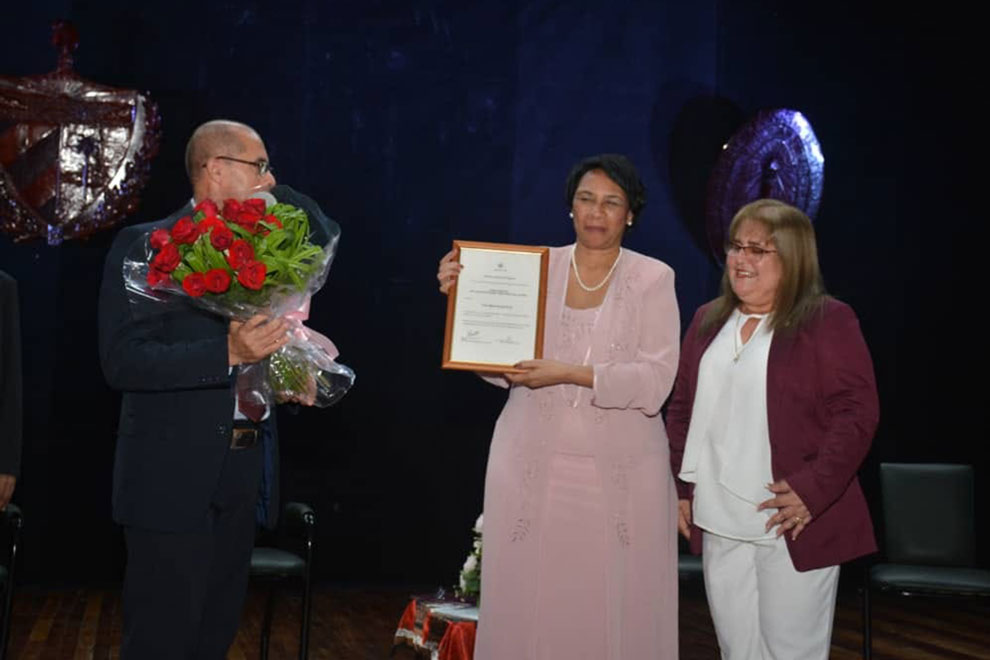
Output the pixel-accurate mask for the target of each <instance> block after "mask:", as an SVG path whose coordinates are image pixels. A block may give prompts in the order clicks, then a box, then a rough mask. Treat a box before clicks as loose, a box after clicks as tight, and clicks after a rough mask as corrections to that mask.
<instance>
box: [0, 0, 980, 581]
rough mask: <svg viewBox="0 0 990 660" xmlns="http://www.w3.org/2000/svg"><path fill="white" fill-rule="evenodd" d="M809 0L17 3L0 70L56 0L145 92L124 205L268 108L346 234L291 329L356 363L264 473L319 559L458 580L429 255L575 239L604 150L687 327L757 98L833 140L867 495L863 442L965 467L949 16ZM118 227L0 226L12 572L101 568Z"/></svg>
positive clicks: (39, 68) (445, 386)
mask: <svg viewBox="0 0 990 660" xmlns="http://www.w3.org/2000/svg"><path fill="white" fill-rule="evenodd" d="M804 4H805V3H784V2H758V1H756V0H748V1H743V2H726V1H724V0H707V1H702V2H693V3H676V2H641V3H636V2H630V3H622V2H619V3H612V4H611V5H608V6H606V5H605V4H600V3H591V2H579V3H572V2H552V1H548V0H546V1H541V2H528V3H527V2H520V1H512V2H502V3H485V4H478V5H477V6H469V4H468V3H463V2H455V1H450V2H444V1H439V0H438V1H434V2H430V1H423V0H419V1H413V2H402V1H391V0H389V1H377V2H341V3H327V2H319V1H317V0H283V1H281V2H278V3H274V2H218V3H202V2H199V3H191V2H159V1H155V0H152V1H151V2H148V3H134V2H130V1H127V2H125V1H123V0H115V1H110V2H99V3H97V2H90V1H82V0H80V1H76V2H71V1H67V0H66V1H62V2H56V1H54V0H48V1H36V2H33V3H27V2H23V3H19V4H17V5H12V3H8V6H6V7H5V9H4V17H3V26H4V28H3V32H4V38H3V39H0V73H2V74H5V75H27V74H36V73H42V72H45V71H48V70H50V69H52V68H54V61H55V57H54V52H53V50H52V48H51V47H50V46H49V45H48V43H47V42H48V22H49V21H50V20H51V19H53V18H59V17H66V18H69V19H71V20H73V21H74V22H75V23H76V25H77V26H78V28H79V32H80V34H81V38H82V45H81V47H80V49H79V51H78V53H77V57H76V64H77V70H78V71H79V72H80V73H81V74H82V75H84V76H86V77H88V78H90V79H92V80H95V81H98V82H101V83H104V84H111V85H116V86H121V87H128V88H139V89H144V90H148V91H149V92H150V94H151V96H152V97H153V98H154V99H155V100H156V101H157V102H158V103H159V105H160V107H161V110H162V114H163V117H164V141H163V145H162V149H161V153H160V155H159V156H158V158H157V160H156V161H155V163H154V168H153V174H152V180H151V183H150V184H149V186H148V188H147V189H146V192H145V195H144V201H143V203H142V205H141V207H140V209H139V211H138V212H137V213H136V214H135V215H134V216H133V217H131V218H128V220H127V222H128V223H132V222H140V221H145V220H149V219H154V218H159V217H161V216H164V215H165V214H167V213H169V212H170V211H172V210H174V209H175V208H176V207H177V206H178V205H180V204H181V203H182V202H183V201H184V200H185V199H186V198H187V197H188V194H189V193H188V186H187V183H186V182H185V181H184V177H183V167H182V152H183V149H184V146H185V140H186V138H187V137H188V135H189V133H190V132H191V130H192V129H193V127H195V126H196V125H197V124H199V123H200V122H202V121H204V120H206V119H210V118H214V117H230V118H235V119H239V120H242V121H245V122H248V123H250V124H252V125H253V126H255V127H256V128H257V129H258V130H259V131H260V132H261V134H262V135H263V136H264V137H265V139H266V142H267V145H268V149H269V152H270V154H271V157H272V160H273V162H274V163H275V164H276V166H277V173H278V176H279V179H280V180H281V181H283V182H285V183H289V184H291V185H293V186H294V187H296V188H298V189H300V190H303V191H305V192H307V193H309V194H310V195H312V196H313V197H315V198H316V199H317V200H318V201H319V202H320V203H321V204H322V206H323V207H324V209H325V210H326V211H327V212H328V213H329V214H330V215H332V216H333V217H335V218H336V219H337V220H338V221H339V222H340V224H341V225H342V226H343V230H344V233H343V240H342V243H341V249H340V253H339V256H338V259H337V261H336V263H335V264H334V266H333V270H332V271H331V276H330V280H329V283H328V284H327V286H326V288H325V289H324V291H323V292H321V293H320V294H319V295H318V297H317V300H316V303H315V305H314V313H313V320H312V325H314V326H315V327H316V328H318V329H321V330H324V331H326V332H327V334H329V335H330V336H331V337H333V338H334V340H335V341H336V342H337V343H338V345H339V346H340V348H341V351H342V356H341V360H342V361H344V362H346V363H347V364H349V365H351V366H352V367H354V368H355V370H356V371H357V373H358V381H357V385H356V386H355V388H354V390H353V391H352V392H351V393H350V394H349V395H348V396H347V397H346V398H345V400H344V401H343V402H342V403H341V404H340V405H338V406H337V407H335V408H333V409H330V410H328V411H304V412H303V413H301V414H300V415H298V416H296V417H290V416H283V417H282V420H281V421H282V426H283V437H284V438H285V442H284V456H285V461H284V467H285V477H284V482H283V483H284V484H285V489H286V490H287V491H288V492H287V493H286V495H287V496H288V497H293V498H301V499H304V500H306V501H309V502H311V503H313V504H314V505H315V506H316V508H317V510H318V513H319V521H320V523H319V524H320V560H321V563H320V565H319V567H318V571H319V573H320V574H321V575H322V576H324V577H327V578H332V579H335V580H349V581H363V582H369V581H388V582H406V583H420V584H432V583H438V584H439V583H451V582H453V581H454V579H455V578H456V574H457V571H458V569H459V566H460V563H461V561H462V560H463V557H464V553H465V552H466V551H467V549H468V547H469V544H470V527H471V525H472V522H473V520H474V518H475V516H476V515H477V513H478V512H479V511H480V507H481V496H482V483H483V476H484V463H485V459H486V455H487V442H488V439H489V435H490V432H491V428H492V425H493V423H494V419H495V417H496V415H497V413H498V410H499V408H500V406H501V404H502V401H503V397H504V394H502V393H499V392H497V391H494V390H493V389H490V388H488V387H487V386H485V385H484V384H483V383H481V382H480V381H478V380H477V379H475V378H474V377H473V376H470V375H466V374H452V373H442V372H441V371H440V370H439V369H438V368H437V365H438V363H439V358H440V350H441V337H442V323H443V313H444V312H443V300H442V299H441V297H440V296H439V294H437V292H436V288H435V280H434V279H433V277H434V273H435V268H436V262H437V259H438V258H439V257H440V255H441V254H443V252H445V251H446V250H447V249H448V247H449V244H450V240H451V239H453V238H466V239H478V240H491V241H514V242H523V243H536V244H561V243H564V242H568V241H569V240H570V237H571V231H570V229H569V222H568V219H567V217H566V207H565V205H564V202H563V199H562V187H563V178H564V176H565V174H566V172H567V170H568V168H569V167H570V165H571V164H572V163H573V162H574V161H575V160H576V159H578V158H579V157H581V156H584V155H587V154H590V153H596V152H601V151H619V152H624V153H627V154H629V155H630V156H631V157H632V159H633V160H634V162H636V163H637V165H638V166H639V167H640V170H641V172H642V174H643V177H644V179H645V181H646V184H647V186H648V189H649V202H648V205H647V209H646V211H645V214H644V215H643V216H642V218H641V220H642V221H641V223H640V224H639V226H638V227H637V230H636V231H635V232H634V233H633V234H632V235H630V236H629V240H628V245H629V246H630V247H632V248H634V249H636V250H639V251H642V252H645V253H647V254H650V255H653V256H656V257H658V258H660V259H663V260H665V261H667V262H668V263H669V264H671V265H672V266H673V267H674V269H675V270H676V272H677V292H678V297H679V302H680V305H681V312H682V317H684V320H685V322H686V321H687V320H688V319H690V316H691V314H692V313H693V311H694V309H695V308H696V307H697V306H698V305H699V304H700V303H702V302H703V301H705V300H707V299H709V298H711V297H712V296H713V295H714V294H715V292H716V288H717V281H718V277H719V271H718V269H717V268H716V266H715V265H714V264H713V263H712V261H711V260H710V259H709V257H708V256H707V254H706V249H705V248H704V247H703V246H702V244H701V243H700V241H699V239H698V237H699V235H700V234H701V229H700V224H699V223H700V221H701V220H700V214H701V208H702V204H703V194H704V185H705V182H706V179H707V175H708V171H709V169H710V167H711V164H712V163H713V162H714V158H715V157H716V156H717V153H718V150H719V147H720V145H721V144H722V143H723V142H724V141H725V139H726V138H727V137H728V136H729V135H731V133H732V130H733V129H734V128H735V127H737V126H738V124H739V122H740V121H742V120H743V119H745V118H746V117H748V116H751V115H752V114H753V113H755V111H757V110H759V109H762V108H768V107H781V106H783V107H791V108H796V109H799V110H801V111H802V112H804V113H805V115H806V116H807V117H808V118H809V119H810V121H811V122H812V124H813V126H814V128H815V130H816V132H817V134H818V137H819V139H820V140H821V143H822V146H823V150H824V153H825V156H826V184H825V196H824V202H823V205H822V209H821V212H820V215H819V219H818V223H817V227H818V231H819V244H820V248H821V254H822V263H823V267H824V270H825V276H826V280H827V283H828V285H829V288H830V289H831V291H832V292H833V293H834V294H835V295H837V296H838V297H840V298H842V299H844V300H846V301H848V302H850V303H851V304H852V305H853V306H854V308H855V309H856V310H857V311H858V313H859V314H860V317H861V320H862V324H863V328H864V332H865V334H866V336H867V340H868V341H869V344H870V346H871V349H872V351H873V355H874V359H875V362H876V367H877V373H878V378H879V384H880V389H881V400H882V405H883V421H882V426H881V431H880V434H879V436H878V439H877V442H876V444H875V449H874V451H873V453H872V455H871V457H870V459H869V462H868V464H867V466H866V469H865V476H866V482H867V488H868V489H873V481H874V480H873V479H872V478H871V475H872V474H873V472H874V471H875V467H876V463H877V462H878V461H879V460H892V459H896V460H923V459H924V460H952V461H965V462H975V463H977V464H978V466H979V468H980V470H981V476H982V475H983V474H984V473H985V467H986V463H985V462H983V461H984V459H983V458H982V454H981V451H980V449H979V448H978V447H979V446H980V444H982V437H983V435H984V431H983V421H984V420H985V416H986V414H985V410H986V406H985V404H983V402H982V392H981V390H980V389H978V388H976V387H973V386H971V385H970V382H971V381H972V377H971V376H970V375H969V374H970V373H971V372H973V371H975V370H976V369H979V368H980V367H982V361H983V359H984V356H985V354H986V350H985V348H984V347H985V345H986V344H985V342H983V341H982V340H975V341H966V339H967V338H968V336H969V335H972V334H974V333H973V331H972V330H970V329H969V328H971V327H972V324H971V323H965V322H964V323H959V322H956V323H952V324H951V325H950V324H949V322H948V321H949V319H950V318H952V319H954V318H956V317H959V316H962V315H963V314H964V312H963V311H962V310H963V309H968V308H973V307H974V305H973V303H975V302H976V300H978V299H979V298H977V294H976V287H975V286H974V285H972V284H970V282H976V281H979V280H978V279H977V278H978V277H980V276H982V268H980V266H981V265H982V264H981V263H980V262H979V260H977V259H975V258H974V257H975V256H976V255H977V254H978V253H977V250H979V249H980V248H981V247H982V244H981V241H982V240H983V233H984V232H983V231H982V228H981V227H978V226H977V225H978V224H979V221H978V219H976V218H975V217H974V216H976V212H975V209H976V208H977V200H976V195H977V194H978V192H979V191H978V189H976V188H975V187H974V186H973V185H972V183H971V182H972V181H975V176H976V174H975V173H976V170H975V168H974V166H975V164H976V162H977V161H978V158H977V157H976V156H974V155H972V154H974V153H975V150H974V149H973V148H971V147H970V136H969V131H970V130H971V128H970V125H971V124H970V121H971V120H970V115H971V114H972V110H971V109H970V108H969V104H970V102H971V98H970V95H971V94H972V91H971V90H972V89H973V88H974V84H973V83H972V82H971V78H970V76H971V74H972V73H973V72H974V71H975V66H974V65H972V64H970V61H971V60H970V59H969V58H970V57H971V56H972V55H973V54H974V52H975V46H974V45H971V44H972V43H973V42H971V41H970V40H968V39H966V38H965V34H966V33H967V28H966V24H967V22H968V21H967V19H966V17H963V16H951V17H940V16H937V15H934V14H931V13H928V14H926V16H925V17H923V18H922V17H914V16H911V15H909V14H905V13H903V12H902V13H900V14H898V15H897V16H888V15H886V14H884V13H883V12H881V11H879V10H873V9H867V10H864V9H863V8H862V7H860V6H859V3H848V4H847V3H843V2H839V3H829V4H828V6H827V7H826V6H825V3H813V4H814V6H813V7H810V8H809V7H806V6H804ZM111 237H112V236H111V234H110V233H107V234H105V235H97V236H96V237H94V238H92V239H90V240H88V241H80V242H71V243H67V244H65V245H63V246H60V247H57V248H52V247H48V246H45V245H42V244H20V245H14V244H12V243H11V242H10V240H9V239H8V238H6V237H0V267H2V268H3V269H4V270H6V271H8V272H10V273H11V274H12V275H14V276H15V277H17V279H18V280H19V282H20V286H21V296H22V301H21V304H22V310H23V315H24V318H23V330H24V332H23V334H24V337H25V346H24V350H25V358H24V366H25V382H26V386H27V388H28V390H27V396H26V438H25V443H26V445H25V452H24V466H23V475H22V479H21V482H20V483H19V485H18V491H17V495H16V499H17V500H18V501H19V502H20V504H21V505H22V506H23V507H24V508H25V510H26V515H27V520H28V530H27V540H26V543H25V547H24V550H25V554H24V571H25V574H26V576H27V577H26V579H29V580H32V581H39V582H67V581H95V580H112V579H116V578H117V577H118V576H119V575H120V571H121V566H122V552H121V551H122V545H121V541H120V535H119V533H118V531H117V530H116V529H115V528H114V526H113V524H112V523H111V522H110V507H109V491H110V469H111V464H112V451H113V435H114V429H115V426H116V418H117V411H118V410H117V406H118V401H119V399H118V397H117V396H116V395H115V394H114V393H112V392H110V391H109V390H108V389H107V388H106V386H105V384H104V383H103V379H102V376H101V374H100V371H99V364H98V360H97V355H96V332H95V325H96V324H95V308H96V292H97V288H98V284H99V277H100V270H101V265H102V260H103V257H104V254H105V252H106V250H107V247H108V246H109V241H110V239H111ZM971 300H972V302H971ZM957 307H961V309H960V311H958V312H955V310H956V309H957ZM949 312H955V313H952V314H951V315H950V314H949ZM960 328H962V329H960ZM977 373H979V371H977ZM982 389H984V390H985V388H982ZM978 438H979V440H978ZM181 487H182V482H181V478H178V477H177V480H176V488H181ZM873 490H874V492H875V489H873Z"/></svg>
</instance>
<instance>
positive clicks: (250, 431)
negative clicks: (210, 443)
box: [230, 424, 261, 449]
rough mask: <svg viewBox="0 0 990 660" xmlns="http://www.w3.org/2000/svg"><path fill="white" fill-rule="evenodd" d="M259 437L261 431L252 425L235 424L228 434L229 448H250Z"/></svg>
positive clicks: (256, 442)
mask: <svg viewBox="0 0 990 660" xmlns="http://www.w3.org/2000/svg"><path fill="white" fill-rule="evenodd" d="M260 439H261V431H260V430H259V429H258V428H257V427H256V426H254V425H246V426H240V425H239V424H235V426H234V430H233V432H232V433H231V435H230V448H231V449H250V448H251V447H254V446H255V445H256V444H258V441H259V440H260Z"/></svg>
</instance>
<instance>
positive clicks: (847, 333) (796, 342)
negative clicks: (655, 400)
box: [666, 298, 879, 571]
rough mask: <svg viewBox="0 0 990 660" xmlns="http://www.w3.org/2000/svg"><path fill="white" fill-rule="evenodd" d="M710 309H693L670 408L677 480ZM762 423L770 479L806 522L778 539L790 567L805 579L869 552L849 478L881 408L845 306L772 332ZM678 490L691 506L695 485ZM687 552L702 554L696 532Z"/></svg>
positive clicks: (830, 303)
mask: <svg viewBox="0 0 990 660" xmlns="http://www.w3.org/2000/svg"><path fill="white" fill-rule="evenodd" d="M711 304H712V303H707V304H705V305H702V306H701V308H699V309H698V311H697V312H696V313H695V315H694V319H692V321H691V326H690V327H689V328H688V331H687V334H686V335H685V337H684V343H683V345H682V346H681V358H680V365H679V366H678V371H677V379H676V380H675V382H674V394H673V397H672V398H671V400H670V404H669V406H668V408H667V417H666V423H667V435H668V436H669V438H670V462H671V466H672V467H673V470H674V475H675V476H676V475H677V474H679V473H680V471H681V460H682V458H683V456H684V443H685V441H686V440H687V431H688V425H689V423H690V421H691V410H692V408H693V406H694V394H695V390H696V388H697V385H698V365H699V363H700V362H701V356H702V355H704V353H705V351H706V350H707V349H708V345H709V344H710V343H711V342H712V340H713V339H714V338H715V335H716V334H718V330H719V329H718V328H714V329H712V330H710V331H708V332H706V333H704V334H700V332H699V328H700V327H701V320H702V319H703V318H704V315H705V312H706V311H707V310H708V308H709V307H710V306H711ZM767 417H768V420H769V427H770V462H771V469H772V471H773V478H774V480H775V481H778V480H780V479H787V482H788V483H789V484H790V485H791V488H792V489H793V490H794V492H795V493H797V495H798V496H799V497H800V498H801V500H802V501H803V502H804V504H805V505H806V506H807V507H808V510H809V511H811V515H812V521H811V523H810V524H809V525H808V526H807V527H805V529H804V531H803V532H801V535H800V536H798V539H797V541H792V540H791V538H790V536H789V535H786V534H785V536H786V538H787V547H788V550H789V551H790V554H791V560H792V561H793V562H794V567H795V568H796V569H797V570H799V571H807V570H811V569H814V568H821V567H823V566H833V565H836V564H841V563H842V562H845V561H849V560H850V559H854V558H856V557H859V556H862V555H865V554H869V553H871V552H876V550H877V545H876V540H875V538H874V535H873V523H872V522H871V521H870V513H869V510H868V509H867V507H866V500H865V498H864V497H863V491H862V489H860V487H859V480H858V479H857V478H856V472H857V470H858V469H859V466H860V465H861V464H862V462H863V459H864V458H865V457H866V453H867V451H869V449H870V443H871V442H872V441H873V433H874V431H875V430H876V427H877V421H878V418H879V402H878V400H877V387H876V381H875V378H874V375H873V362H872V360H871V359H870V353H869V350H868V349H867V348H866V342H865V341H864V340H863V335H862V333H861V332H860V329H859V321H858V320H857V319H856V314H855V313H854V312H853V311H852V308H851V307H849V306H848V305H846V304H844V303H841V302H839V301H837V300H834V299H832V298H828V299H826V301H825V303H824V305H823V307H822V309H821V311H820V312H819V313H816V314H815V315H814V316H813V317H812V318H810V319H809V320H807V321H806V322H805V323H803V324H802V325H801V326H800V327H799V328H798V329H797V330H796V331H792V332H784V331H780V330H777V331H775V332H774V334H773V339H772V341H771V344H770V356H769V358H768V360H767ZM676 482H677V492H678V497H680V498H681V499H690V498H691V496H692V492H693V489H694V485H693V484H689V483H685V482H683V481H681V480H680V479H676ZM770 497H772V493H770V491H767V499H769V498H770ZM691 551H692V552H694V553H695V554H698V553H700V552H701V530H700V529H699V528H697V527H694V526H692V528H691Z"/></svg>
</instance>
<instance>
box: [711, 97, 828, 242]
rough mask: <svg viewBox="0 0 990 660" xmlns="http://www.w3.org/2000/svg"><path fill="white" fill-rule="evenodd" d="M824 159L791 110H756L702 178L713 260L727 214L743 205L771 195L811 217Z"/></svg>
mask: <svg viewBox="0 0 990 660" xmlns="http://www.w3.org/2000/svg"><path fill="white" fill-rule="evenodd" d="M824 182H825V158H824V156H822V150H821V146H820V145H819V144H818V138H817V137H815V132H814V131H813V130H812V129H811V124H810V123H809V122H808V120H807V119H805V117H804V115H802V114H801V113H800V112H798V111H797V110H784V109H777V110H762V111H760V112H759V113H758V114H757V115H756V117H754V118H753V119H752V120H750V121H749V122H748V123H747V124H746V125H744V126H743V127H742V128H741V129H739V131H737V132H736V134H735V135H733V136H732V138H730V139H729V141H728V142H727V143H726V144H725V146H724V147H723V148H722V153H721V155H720V156H719V159H718V162H717V163H716V164H715V169H714V170H713V171H712V175H711V178H710V179H709V181H708V197H707V200H706V206H705V223H706V226H705V229H706V233H707V234H708V245H709V247H710V249H711V251H712V255H713V256H714V257H715V259H716V260H718V261H719V262H722V261H723V260H724V259H725V254H724V252H723V246H724V245H725V241H726V239H727V238H728V236H729V224H730V223H731V222H732V218H733V216H734V215H735V214H736V212H737V211H738V210H739V209H740V208H742V206H744V205H745V204H748V203H749V202H752V201H753V200H756V199H761V198H764V197H771V198H773V199H779V200H781V201H783V202H787V203H788V204H791V205H792V206H796V207H797V208H799V209H801V210H802V211H804V212H805V213H806V214H807V215H808V217H809V218H811V219H812V220H814V219H815V216H816V215H817V213H818V207H819V205H820V204H821V201H822V187H823V184H824Z"/></svg>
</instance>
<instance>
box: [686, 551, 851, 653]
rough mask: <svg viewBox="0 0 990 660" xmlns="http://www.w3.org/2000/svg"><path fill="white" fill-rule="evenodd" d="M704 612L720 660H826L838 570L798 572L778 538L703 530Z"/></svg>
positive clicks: (829, 643) (830, 637)
mask: <svg viewBox="0 0 990 660" xmlns="http://www.w3.org/2000/svg"><path fill="white" fill-rule="evenodd" d="M704 534H705V536H704V544H703V546H704V548H703V552H702V564H703V567H704V574H705V589H706V591H707V593H708V606H709V608H710V609H711V612H712V621H713V622H714V624H715V633H716V634H717V635H718V645H719V648H720V649H721V651H722V657H723V658H725V659H726V660H828V653H829V647H830V646H831V641H832V618H833V616H834V614H835V591H836V587H837V586H838V582H839V567H838V566H827V567H825V568H819V569H815V570H812V571H805V572H803V573H799V572H798V571H796V570H795V569H794V564H793V563H792V562H791V555H790V553H788V551H787V544H786V543H785V542H784V539H783V537H781V538H776V539H769V540H761V541H736V540H734V539H728V538H725V537H724V536H718V535H716V534H711V533H709V532H704Z"/></svg>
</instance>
